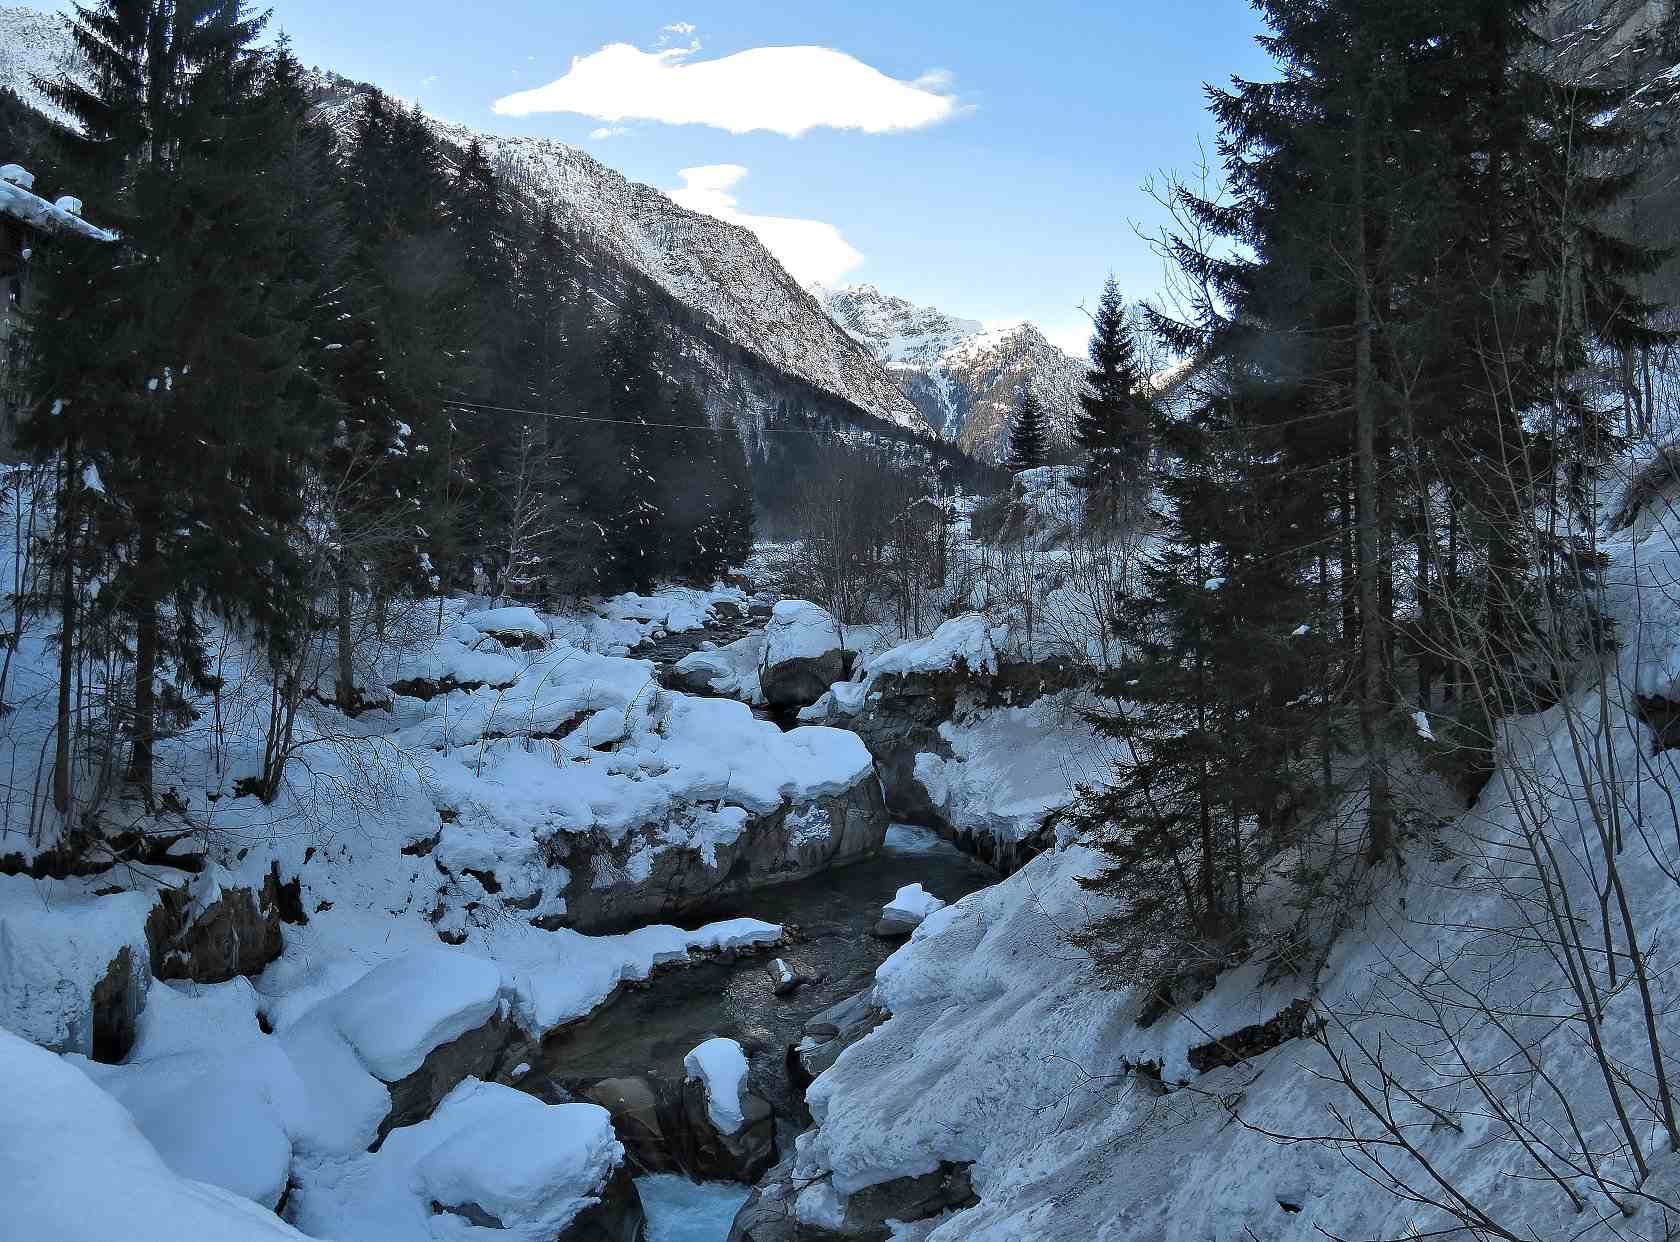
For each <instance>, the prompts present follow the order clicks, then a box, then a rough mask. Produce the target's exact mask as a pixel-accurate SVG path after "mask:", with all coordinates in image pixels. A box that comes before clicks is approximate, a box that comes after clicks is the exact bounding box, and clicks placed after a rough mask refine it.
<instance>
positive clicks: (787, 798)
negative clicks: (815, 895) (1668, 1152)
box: [543, 696, 887, 930]
mask: <svg viewBox="0 0 1680 1242" xmlns="http://www.w3.org/2000/svg"><path fill="white" fill-rule="evenodd" d="M613 757H614V758H615V759H616V760H618V763H616V764H614V765H611V766H612V767H614V768H616V769H618V770H619V771H623V770H626V769H631V770H634V771H637V772H638V773H639V774H640V776H641V779H639V780H636V781H625V780H623V779H617V780H612V781H610V782H603V783H601V784H600V785H596V784H595V782H594V781H593V780H592V777H593V775H594V774H593V773H592V772H591V771H590V770H588V769H585V768H583V767H581V766H574V767H572V768H571V769H570V770H569V771H566V772H564V773H563V775H564V776H566V777H569V778H570V780H571V785H570V790H569V792H571V794H572V796H574V797H581V798H588V799H589V807H590V826H589V827H588V828H586V829H581V830H579V829H568V830H566V831H562V832H558V833H555V834H553V835H552V836H550V837H549V838H547V840H546V841H545V842H544V845H543V853H544V857H545V859H546V860H547V861H548V863H549V865H551V866H553V865H556V864H557V865H559V866H561V867H563V868H564V869H565V873H566V875H567V876H568V877H569V882H568V884H567V886H566V887H565V889H564V894H563V895H564V900H565V915H564V924H565V925H567V926H571V927H577V928H584V929H589V930H602V929H615V928H620V927H626V926H629V925H632V924H634V923H642V922H647V921H649V920H650V919H654V918H658V917H668V916H670V915H673V914H679V913H681V912H683V911H684V910H687V909H690V908H692V907H694V906H696V905H698V904H701V903H704V902H711V901H715V900H716V899H717V898H718V897H719V896H720V895H721V894H724V893H730V892H743V891H746V890H749V889H752V888H756V887H761V886H763V885H766V884H778V883H786V882H790V881H793V880H797V879H803V878H804V877H806V876H809V875H813V874H815V873H816V872H818V871H821V870H823V869H824V868H826V867H829V866H833V865H837V864H840V863H844V862H849V861H853V860H855V859H858V858H863V857H867V856H868V855H871V854H873V853H874V852H875V851H877V850H878V849H880V847H881V842H882V840H883V839H884V838H885V836H886V829H887V818H886V808H885V806H884V805H883V803H882V801H881V793H880V787H879V785H878V783H877V782H876V780H875V774H874V766H873V764H872V763H871V761H870V758H869V752H868V750H867V749H866V748H865V747H864V745H863V744H862V743H861V742H860V741H858V739H857V738H856V737H855V736H853V735H852V734H850V733H847V732H844V731H842V730H839V729H827V728H813V727H801V728H797V729H792V730H790V731H788V732H786V733H783V732H782V731H781V730H779V729H777V728H776V726H775V725H773V724H771V723H769V722H768V721H763V720H757V719H755V718H754V717H753V715H752V712H751V710H750V709H748V708H747V707H746V705H745V704H742V703H737V702H734V701H731V700H729V699H696V698H688V697H686V696H683V697H676V698H674V699H673V700H672V701H671V702H670V703H669V704H668V706H667V709H666V710H665V711H664V713H663V714H662V715H661V716H660V720H659V725H658V727H657V729H656V730H655V731H654V732H653V733H652V734H648V735H641V736H639V737H638V738H636V739H635V749H634V750H631V749H629V748H628V747H627V748H625V749H621V750H620V751H619V752H618V753H617V754H616V755H614V756H613ZM601 775H603V776H606V775H610V772H603V773H602V774H601ZM597 789H599V792H598V793H597V792H596V790H597Z"/></svg>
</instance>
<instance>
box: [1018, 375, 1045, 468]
mask: <svg viewBox="0 0 1680 1242" xmlns="http://www.w3.org/2000/svg"><path fill="white" fill-rule="evenodd" d="M1049 455H1050V449H1049V444H1048V443H1047V441H1046V439H1045V432H1044V406H1043V404H1042V403H1040V401H1039V399H1038V395H1037V394H1036V393H1034V392H1033V390H1032V386H1031V385H1030V384H1022V385H1021V397H1020V404H1019V405H1018V406H1017V407H1016V410H1015V421H1014V423H1012V424H1011V425H1010V428H1009V468H1010V469H1011V470H1014V471H1017V472H1019V471H1022V470H1032V469H1035V468H1037V467H1039V466H1042V465H1043V464H1044V463H1045V461H1046V460H1047V459H1048V458H1049Z"/></svg>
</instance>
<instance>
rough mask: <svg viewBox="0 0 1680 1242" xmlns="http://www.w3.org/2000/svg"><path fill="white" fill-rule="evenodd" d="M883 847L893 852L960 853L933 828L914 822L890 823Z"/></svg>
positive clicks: (960, 852)
mask: <svg viewBox="0 0 1680 1242" xmlns="http://www.w3.org/2000/svg"><path fill="white" fill-rule="evenodd" d="M884 848H885V849H886V850H887V851H888V852H889V853H893V854H957V855H961V854H962V851H961V850H959V849H958V848H957V847H956V846H954V845H952V844H951V843H950V842H949V841H947V840H946V839H945V838H944V837H942V836H940V835H939V834H938V833H937V832H935V831H933V829H931V828H923V827H920V826H919V825H916V824H892V825H890V826H889V827H888V828H887V838H886V841H885V843H884Z"/></svg>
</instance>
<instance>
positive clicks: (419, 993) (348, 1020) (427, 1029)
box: [329, 948, 502, 1082]
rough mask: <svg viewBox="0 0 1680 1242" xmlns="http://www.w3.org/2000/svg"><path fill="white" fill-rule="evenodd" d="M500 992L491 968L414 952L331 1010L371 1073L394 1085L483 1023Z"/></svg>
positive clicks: (462, 957)
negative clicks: (428, 1056) (440, 1049)
mask: <svg viewBox="0 0 1680 1242" xmlns="http://www.w3.org/2000/svg"><path fill="white" fill-rule="evenodd" d="M501 988H502V974H501V971H500V970H499V969H497V967H496V964H495V963H494V962H487V961H485V960H484V959H483V958H479V957H474V956H472V955H471V954H468V953H457V952H452V951H450V950H448V949H443V948H436V949H415V950H413V951H411V952H408V953H405V954H403V955H402V956H401V957H395V958H392V959H391V960H390V961H387V962H384V963H382V964H380V965H379V966H376V967H374V968H373V969H372V970H370V971H369V972H368V973H367V974H366V975H364V976H362V978H361V979H360V980H359V981H358V982H356V983H355V984H353V985H352V986H351V987H349V988H347V989H346V990H345V991H343V992H341V993H339V995H338V996H336V997H334V998H333V1000H332V1001H331V1002H329V1004H330V1008H331V1016H332V1020H333V1023H334V1025H335V1026H336V1027H337V1028H338V1031H339V1033H340V1034H341V1035H343V1036H344V1038H345V1040H346V1041H347V1042H348V1043H349V1045H350V1046H351V1047H352V1048H354V1049H355V1051H356V1055H357V1056H358V1057H359V1058H360V1059H361V1062H362V1064H363V1065H365V1066H367V1068H368V1071H369V1072H370V1073H372V1074H373V1075H374V1077H376V1078H379V1079H381V1080H383V1081H385V1082H396V1081H398V1080H399V1079H402V1078H406V1077H407V1076H408V1075H410V1074H412V1073H413V1072H414V1071H415V1070H417V1069H419V1068H420V1063H421V1062H422V1061H424V1060H425V1059H426V1055H427V1054H428V1053H429V1052H431V1051H432V1049H434V1048H437V1047H440V1046H441V1045H443V1044H447V1043H449V1042H450V1041H451V1040H454V1039H459V1038H460V1037H461V1036H462V1035H465V1034H466V1033H467V1032H468V1031H471V1030H474V1029H475V1028H477V1027H480V1026H483V1025H484V1024H485V1023H486V1022H488V1021H489V1020H490V1018H491V1016H492V1015H493V1014H495V1012H496V1010H497V1008H498V1006H499V1005H500V1003H501Z"/></svg>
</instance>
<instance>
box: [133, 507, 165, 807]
mask: <svg viewBox="0 0 1680 1242" xmlns="http://www.w3.org/2000/svg"><path fill="white" fill-rule="evenodd" d="M157 559H158V537H157V529H156V526H155V524H153V523H150V522H145V523H143V524H142V526H141V531H140V538H139V542H138V547H137V548H136V549H135V562H136V568H137V569H138V571H139V572H138V577H139V579H140V582H141V591H142V597H141V599H140V600H139V601H138V602H137V605H136V607H135V613H134V615H135V622H134V749H133V751H132V752H131V754H130V757H129V763H128V779H129V781H130V782H131V783H132V784H133V785H134V786H135V787H136V788H137V789H138V790H139V791H140V796H141V798H143V799H144V800H145V803H146V805H147V807H150V806H151V805H152V750H153V743H154V739H155V738H156V730H157V663H158V601H157V592H156V590H155V589H154V587H153V582H154V581H155V577H156V573H157Z"/></svg>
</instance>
